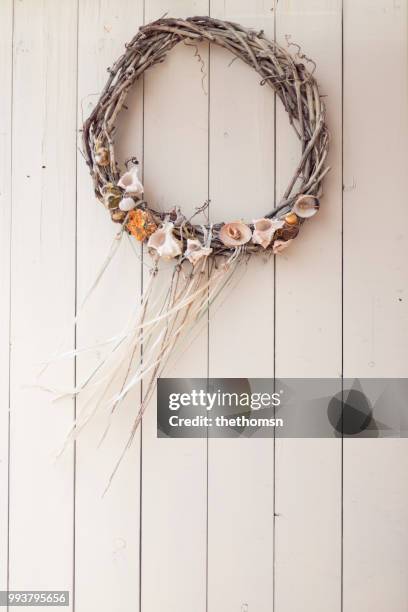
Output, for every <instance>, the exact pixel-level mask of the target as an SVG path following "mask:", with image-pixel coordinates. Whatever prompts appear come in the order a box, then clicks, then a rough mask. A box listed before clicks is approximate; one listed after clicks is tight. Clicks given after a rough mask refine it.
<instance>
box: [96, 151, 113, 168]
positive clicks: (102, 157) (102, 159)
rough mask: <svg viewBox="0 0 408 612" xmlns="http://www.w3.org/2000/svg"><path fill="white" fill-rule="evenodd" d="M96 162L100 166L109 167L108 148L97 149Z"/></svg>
mask: <svg viewBox="0 0 408 612" xmlns="http://www.w3.org/2000/svg"><path fill="white" fill-rule="evenodd" d="M95 161H96V163H97V164H98V166H109V164H110V158H109V151H108V149H107V148H106V147H101V146H97V147H96V148H95Z"/></svg>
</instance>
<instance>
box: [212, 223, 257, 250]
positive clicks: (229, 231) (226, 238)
mask: <svg viewBox="0 0 408 612" xmlns="http://www.w3.org/2000/svg"><path fill="white" fill-rule="evenodd" d="M251 236H252V232H251V228H250V227H248V225H245V223H242V221H232V222H231V223H225V225H223V226H222V228H221V230H220V240H221V242H222V243H223V244H225V246H227V247H238V246H242V245H243V244H246V243H247V242H249V241H250V240H251Z"/></svg>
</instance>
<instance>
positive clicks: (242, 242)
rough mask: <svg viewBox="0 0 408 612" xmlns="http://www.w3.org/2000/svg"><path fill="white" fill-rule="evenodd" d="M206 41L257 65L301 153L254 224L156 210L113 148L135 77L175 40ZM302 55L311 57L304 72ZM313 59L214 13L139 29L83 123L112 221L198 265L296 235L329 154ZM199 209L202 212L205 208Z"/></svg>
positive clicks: (156, 248) (315, 202)
mask: <svg viewBox="0 0 408 612" xmlns="http://www.w3.org/2000/svg"><path fill="white" fill-rule="evenodd" d="M181 41H184V42H186V41H188V42H189V43H190V44H191V43H198V42H201V41H208V42H210V43H213V44H216V45H219V46H221V47H224V49H228V50H229V51H231V52H232V53H233V54H234V55H235V56H236V57H238V58H240V59H241V60H243V61H244V62H245V63H246V64H248V65H249V66H251V67H252V68H254V70H256V72H258V74H259V75H260V76H261V85H264V84H268V85H270V86H271V87H272V88H273V90H274V91H275V92H276V94H277V96H278V97H279V99H280V100H281V101H282V104H283V105H284V108H285V110H286V112H287V114H288V117H289V121H290V124H291V125H292V127H293V129H294V131H295V133H296V136H297V138H298V139H299V141H300V147H301V156H300V160H299V163H298V164H297V166H296V169H295V171H294V174H293V176H292V178H291V180H290V181H289V184H288V186H287V188H286V190H285V192H284V194H283V196H282V199H281V201H280V202H279V205H278V206H276V208H274V209H273V210H272V211H270V212H268V213H267V214H266V215H265V216H264V217H263V218H261V219H255V220H253V222H252V223H244V222H243V221H232V222H228V223H222V224H214V225H209V224H208V223H201V224H193V223H192V221H193V219H194V217H193V218H190V219H187V218H186V217H185V216H184V215H183V214H181V212H180V211H179V210H172V211H165V212H162V211H157V210H155V209H154V208H152V207H150V206H149V204H148V203H147V202H146V201H145V200H144V198H143V191H144V190H143V185H142V183H141V180H140V178H139V164H138V160H137V159H136V158H135V157H132V158H131V159H129V160H128V161H127V162H126V165H127V168H126V171H125V172H123V173H122V174H121V171H120V167H119V164H118V161H117V159H116V154H115V140H114V137H115V122H116V119H117V116H118V114H119V113H120V111H121V110H122V108H123V107H124V105H125V102H126V97H127V95H128V92H129V90H130V89H131V88H132V86H133V84H134V83H135V81H136V80H137V79H138V78H140V77H141V76H142V75H143V73H144V72H145V71H146V70H147V69H148V68H150V67H151V66H153V65H154V64H157V63H159V62H163V61H164V59H165V57H166V54H167V53H168V51H170V50H171V49H172V48H173V47H174V46H175V45H176V44H177V43H179V42H181ZM305 60H306V61H308V62H309V63H312V65H313V70H311V71H310V70H308V69H307V67H306V65H305ZM313 72H314V64H313V62H311V61H310V60H308V59H307V58H306V57H305V56H304V55H302V54H301V53H300V49H299V50H298V54H297V57H296V58H294V57H292V56H291V55H290V54H289V53H288V51H286V50H285V49H283V48H282V47H281V46H279V45H278V44H277V43H276V42H274V41H271V40H268V39H267V38H266V37H265V35H264V33H263V32H262V31H260V32H255V31H253V30H249V29H247V28H244V27H243V26H241V25H238V24H236V23H231V22H228V21H220V20H218V19H213V18H211V17H191V18H188V19H170V18H167V19H159V20H158V21H155V22H153V23H150V24H148V25H146V26H143V27H141V28H140V30H139V32H138V33H137V34H136V36H135V37H134V38H133V40H132V41H131V42H130V43H128V44H127V45H126V52H125V53H124V54H123V55H122V56H121V57H120V58H119V59H118V60H117V62H115V64H114V65H113V67H112V68H110V69H109V78H108V81H107V83H106V85H105V87H104V89H103V91H102V94H101V96H100V98H99V100H98V103H97V104H96V106H95V108H94V110H93V112H92V114H91V115H90V117H89V118H88V119H87V120H86V121H85V123H84V126H83V142H84V155H85V159H86V162H87V164H88V166H89V168H90V172H91V175H92V178H93V182H94V187H95V194H96V197H97V198H98V199H99V200H100V201H101V202H103V204H104V205H105V206H106V208H107V209H108V210H109V211H110V214H111V217H112V220H113V221H115V222H117V223H121V224H123V225H124V228H125V229H126V231H127V232H129V233H130V234H131V235H132V236H134V237H135V238H136V239H137V240H139V241H142V242H147V244H148V247H149V249H151V251H152V252H153V253H154V254H156V255H157V256H158V257H164V258H170V259H171V258H176V257H177V258H181V259H188V260H189V261H190V262H191V263H192V264H193V265H195V264H196V263H197V262H198V261H200V260H201V259H206V258H207V257H208V256H216V255H220V254H227V253H229V252H232V251H234V250H235V249H236V248H238V247H244V248H245V251H246V252H249V253H251V252H257V251H259V250H261V251H262V250H264V249H268V248H270V249H272V251H273V253H278V252H280V251H281V250H283V249H284V248H286V247H287V246H288V244H289V242H290V241H291V240H292V239H293V238H295V237H296V236H297V234H298V233H299V228H300V225H301V224H302V223H303V221H304V220H305V219H306V218H308V217H311V216H313V215H314V214H315V213H316V212H317V210H318V208H319V199H318V197H319V194H320V190H321V183H322V180H323V177H324V176H325V174H326V173H327V171H328V169H329V168H328V167H326V166H325V163H326V157H327V153H328V144H329V134H328V130H327V127H326V123H325V107H324V104H323V102H322V100H321V97H320V94H319V89H318V86H317V83H316V80H315V78H314V76H313ZM204 208H205V207H202V208H201V209H199V210H200V212H202V211H203V210H204Z"/></svg>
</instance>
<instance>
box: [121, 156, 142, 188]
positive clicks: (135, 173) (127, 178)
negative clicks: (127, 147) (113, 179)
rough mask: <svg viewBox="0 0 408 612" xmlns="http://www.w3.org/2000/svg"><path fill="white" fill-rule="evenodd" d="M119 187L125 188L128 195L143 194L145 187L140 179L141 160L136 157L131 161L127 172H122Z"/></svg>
mask: <svg viewBox="0 0 408 612" xmlns="http://www.w3.org/2000/svg"><path fill="white" fill-rule="evenodd" d="M118 187H121V188H122V189H124V190H125V193H126V195H134V196H138V195H142V193H143V191H144V189H143V185H142V183H141V181H140V179H139V162H138V161H137V160H136V159H132V160H131V161H130V162H129V167H128V170H127V172H125V173H124V174H122V176H121V177H120V179H119V181H118Z"/></svg>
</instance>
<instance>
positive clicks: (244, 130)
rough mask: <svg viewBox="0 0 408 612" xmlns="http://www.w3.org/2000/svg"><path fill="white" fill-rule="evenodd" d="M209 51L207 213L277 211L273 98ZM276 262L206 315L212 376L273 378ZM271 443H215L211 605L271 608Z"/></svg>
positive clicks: (262, 22)
mask: <svg viewBox="0 0 408 612" xmlns="http://www.w3.org/2000/svg"><path fill="white" fill-rule="evenodd" d="M211 15H212V16H213V17H217V18H220V19H229V20H231V21H237V22H239V23H242V24H243V25H246V26H248V27H254V28H259V29H261V28H262V29H263V30H265V32H266V34H267V35H268V36H270V37H273V13H272V12H271V9H270V3H267V2H259V1H251V2H248V1H246V2H244V1H240V2H236V1H234V2H232V1H231V2H219V1H213V2H211ZM232 59H233V58H232V56H231V55H230V54H229V53H226V52H224V51H223V50H221V49H217V48H215V47H214V46H213V47H212V48H211V107H210V119H211V125H210V129H211V132H210V198H211V206H210V215H211V220H212V221H233V220H235V219H237V218H240V217H242V218H243V219H245V220H247V221H251V220H252V219H254V218H255V219H256V218H259V217H260V216H262V215H263V214H265V213H266V212H269V211H270V210H271V209H272V208H273V201H274V96H273V93H272V90H270V89H269V88H267V87H260V85H259V82H260V78H259V76H258V75H257V74H256V73H255V72H254V71H251V69H250V68H249V67H248V66H246V65H244V64H243V63H241V62H240V61H238V60H237V61H235V62H234V63H233V64H232V65H230V66H229V64H230V62H231V60H232ZM273 312H274V290H273V259H269V260H268V261H267V262H264V261H262V260H261V259H258V260H255V261H251V262H250V263H249V266H248V269H247V271H246V274H245V276H244V277H243V278H241V280H240V281H239V282H238V284H237V285H236V286H235V287H234V288H233V289H231V290H230V291H229V293H228V295H227V296H224V298H223V303H222V305H221V306H220V308H219V309H218V310H216V312H214V310H212V312H211V316H210V376H212V377H251V376H252V377H262V376H264V377H271V378H272V377H273V367H274V364H273V327H274V314H273ZM273 447H274V443H273V439H242V440H240V439H234V440H228V439H211V440H209V467H208V472H209V474H208V478H209V483H208V530H209V535H208V565H209V568H208V572H209V575H208V606H209V610H211V611H214V612H218V611H221V610H222V611H223V612H233V611H236V610H257V611H259V612H263V611H265V612H266V611H267V610H268V611H269V610H271V609H272V607H273Z"/></svg>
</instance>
